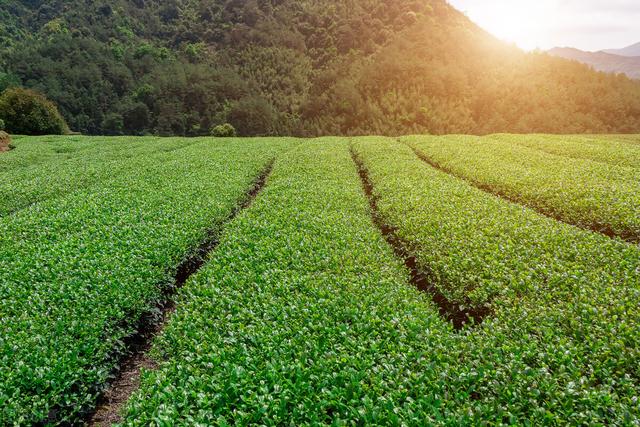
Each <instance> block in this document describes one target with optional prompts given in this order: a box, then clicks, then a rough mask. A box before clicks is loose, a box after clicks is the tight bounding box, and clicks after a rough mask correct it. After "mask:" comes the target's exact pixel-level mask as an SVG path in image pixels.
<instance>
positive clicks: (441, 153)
mask: <svg viewBox="0 0 640 427" xmlns="http://www.w3.org/2000/svg"><path fill="white" fill-rule="evenodd" d="M403 141H405V142H407V143H409V144H410V145H411V146H412V147H413V148H415V149H416V150H417V151H418V152H419V153H420V154H421V155H422V156H424V157H425V159H427V160H428V161H429V162H430V163H431V164H434V165H437V166H438V167H439V168H442V169H443V170H445V171H447V172H450V173H452V174H454V175H456V176H458V177H461V178H464V179H465V180H467V181H469V182H472V183H473V184H475V185H476V186H478V187H481V188H483V189H486V190H488V191H490V192H492V193H495V194H499V195H501V196H503V197H505V198H508V199H509V200H512V201H515V202H518V203H521V204H523V205H525V206H529V207H531V208H533V209H536V210H537V211H539V212H542V213H544V214H546V215H548V216H551V217H554V218H557V219H559V220H562V221H564V222H567V223H569V224H573V225H576V226H579V227H581V228H585V229H591V230H595V231H599V232H601V233H604V234H607V235H609V236H617V237H620V238H622V239H625V240H628V241H631V242H640V170H638V169H635V168H629V167H620V166H613V165H609V164H606V163H600V162H594V161H590V160H584V159H572V158H568V157H563V156H556V155H552V154H548V153H544V152H541V151H538V150H535V149H532V148H527V147H522V146H519V145H516V144H512V143H508V142H503V141H496V140H492V139H490V138H486V139H485V138H477V137H466V136H461V137H444V138H434V137H419V136H416V137H407V138H404V139H403Z"/></svg>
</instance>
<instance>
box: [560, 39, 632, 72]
mask: <svg viewBox="0 0 640 427" xmlns="http://www.w3.org/2000/svg"><path fill="white" fill-rule="evenodd" d="M549 54H551V55H553V56H558V57H561V58H565V59H571V60H574V61H578V62H582V63H583V64H587V65H590V66H592V67H593V68H594V69H596V70H598V71H604V72H606V73H622V74H626V75H627V76H629V77H631V78H633V79H640V43H637V44H634V45H632V46H628V47H626V48H623V49H608V50H602V51H599V52H586V51H583V50H580V49H575V48H572V47H556V48H553V49H551V50H549Z"/></svg>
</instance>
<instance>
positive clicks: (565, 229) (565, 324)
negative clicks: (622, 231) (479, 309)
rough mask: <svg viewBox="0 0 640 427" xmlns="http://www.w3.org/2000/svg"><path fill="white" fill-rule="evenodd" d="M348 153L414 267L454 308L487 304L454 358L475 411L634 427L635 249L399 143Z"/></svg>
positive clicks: (362, 146)
mask: <svg viewBox="0 0 640 427" xmlns="http://www.w3.org/2000/svg"><path fill="white" fill-rule="evenodd" d="M354 150H355V151H356V153H357V155H358V156H359V157H360V158H361V159H362V161H363V163H364V165H365V167H366V168H367V170H368V173H369V176H370V180H371V182H372V184H373V188H374V190H373V191H374V196H375V197H376V198H377V206H378V210H379V213H380V215H381V217H382V218H383V220H384V221H385V222H386V223H387V224H388V225H389V226H393V227H394V228H395V229H396V233H397V235H398V236H399V237H400V238H401V240H402V241H403V245H404V249H405V250H406V251H407V252H408V253H410V254H412V255H415V256H416V258H417V261H418V266H419V268H420V269H422V270H423V271H426V272H429V274H430V277H431V280H432V281H433V283H434V285H435V286H437V287H438V288H439V289H440V290H441V291H442V293H444V294H446V295H447V296H448V297H449V298H450V299H452V300H453V301H456V302H459V303H461V304H482V303H488V304H490V306H491V308H492V311H493V313H494V314H493V315H492V316H491V317H489V318H487V319H485V321H484V323H483V324H482V325H481V327H478V329H477V330H475V331H473V332H471V331H468V337H467V339H466V340H465V341H464V344H463V348H464V351H462V353H461V354H462V355H463V356H462V358H461V361H460V363H461V364H462V365H465V366H467V367H469V368H470V369H469V371H468V372H469V375H472V376H471V377H467V378H466V381H467V384H468V387H473V389H474V390H475V395H474V400H473V401H472V402H469V404H468V405H469V408H472V409H470V410H471V411H472V412H473V413H474V414H476V415H478V416H479V417H480V418H482V419H485V418H491V419H493V417H495V416H498V417H499V418H498V419H499V420H501V421H503V422H516V423H522V422H523V421H524V420H525V419H526V420H529V421H531V422H532V423H533V425H536V424H539V423H554V422H555V423H560V424H566V423H575V424H589V423H596V424H598V423H599V422H604V423H612V422H616V423H618V424H624V422H631V421H635V422H636V423H637V422H639V421H640V404H639V402H638V396H640V312H639V311H638V309H637V308H638V307H639V306H640V248H638V247H637V246H635V245H631V244H626V243H622V242H619V241H616V240H611V239H609V238H607V237H605V236H602V235H600V234H597V233H592V232H588V231H584V230H580V229H578V228H575V227H572V226H569V225H566V224H563V223H560V222H557V221H554V220H551V219H549V218H546V217H544V216H542V215H539V214H537V213H535V212H534V211H532V210H530V209H527V208H522V207H521V206H518V205H515V204H511V203H508V202H505V201H503V200H501V199H499V198H497V197H495V196H492V195H489V194H487V193H485V192H483V191H481V190H478V189H476V188H473V187H471V186H469V185H467V184H466V183H465V182H464V181H462V180H459V179H457V178H454V177H452V176H450V175H447V174H446V173H444V172H440V171H438V170H436V169H434V168H432V167H431V166H429V165H427V164H425V163H424V162H422V161H421V160H419V159H418V158H417V157H416V156H415V154H414V153H413V152H412V150H411V149H410V148H409V147H407V146H405V145H404V144H401V143H398V142H396V141H393V140H389V139H382V138H381V139H374V138H365V139H359V140H357V141H355V142H354ZM454 382H455V381H454ZM454 382H452V383H454ZM462 389H465V387H462Z"/></svg>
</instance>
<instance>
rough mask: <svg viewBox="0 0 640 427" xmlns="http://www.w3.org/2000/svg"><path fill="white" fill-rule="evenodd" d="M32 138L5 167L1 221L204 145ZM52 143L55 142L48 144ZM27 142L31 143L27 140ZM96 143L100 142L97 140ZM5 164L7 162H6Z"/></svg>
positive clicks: (0, 190) (183, 140)
mask: <svg viewBox="0 0 640 427" xmlns="http://www.w3.org/2000/svg"><path fill="white" fill-rule="evenodd" d="M42 138H43V140H40V139H37V140H36V139H35V138H28V140H29V142H27V143H24V144H20V148H19V149H16V150H13V151H12V152H10V153H11V154H12V155H14V157H13V158H12V159H9V160H7V161H5V162H4V163H5V164H6V165H7V166H12V167H7V168H4V167H3V166H5V165H4V164H2V165H0V217H2V216H5V215H8V214H10V213H12V212H16V211H18V210H20V209H23V208H25V207H26V206H29V205H30V204H33V203H37V202H41V201H43V200H46V199H49V198H55V197H60V196H63V195H65V194H68V193H71V192H73V191H75V190H78V189H86V188H87V187H88V186H91V185H94V184H95V183H98V182H100V181H104V180H107V179H110V178H111V177H114V176H118V175H122V174H127V173H130V172H131V171H135V170H137V169H139V168H143V167H146V165H147V164H148V162H149V160H150V159H152V158H153V159H155V160H156V161H158V162H161V161H166V160H170V159H171V152H172V151H174V150H178V149H182V148H186V147H188V146H190V145H192V144H195V143H197V142H200V141H201V140H195V139H191V140H190V139H186V138H165V139H160V138H141V139H140V140H138V139H135V140H134V139H131V140H130V139H129V138H118V139H111V138H105V139H102V138H87V137H83V139H78V140H73V139H72V140H70V141H67V140H60V137H42ZM48 138H50V139H52V141H49V142H46V141H48ZM25 139H27V138H25ZM94 139H95V140H94ZM0 160H4V156H3V158H0Z"/></svg>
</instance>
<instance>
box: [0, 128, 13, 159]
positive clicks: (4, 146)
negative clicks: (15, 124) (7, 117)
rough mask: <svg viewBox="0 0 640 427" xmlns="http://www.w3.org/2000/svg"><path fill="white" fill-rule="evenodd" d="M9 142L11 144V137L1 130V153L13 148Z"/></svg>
mask: <svg viewBox="0 0 640 427" xmlns="http://www.w3.org/2000/svg"><path fill="white" fill-rule="evenodd" d="M9 144H11V137H10V136H9V134H8V133H6V132H3V131H1V130H0V153H4V152H6V151H9V150H11V147H10V146H9Z"/></svg>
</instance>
